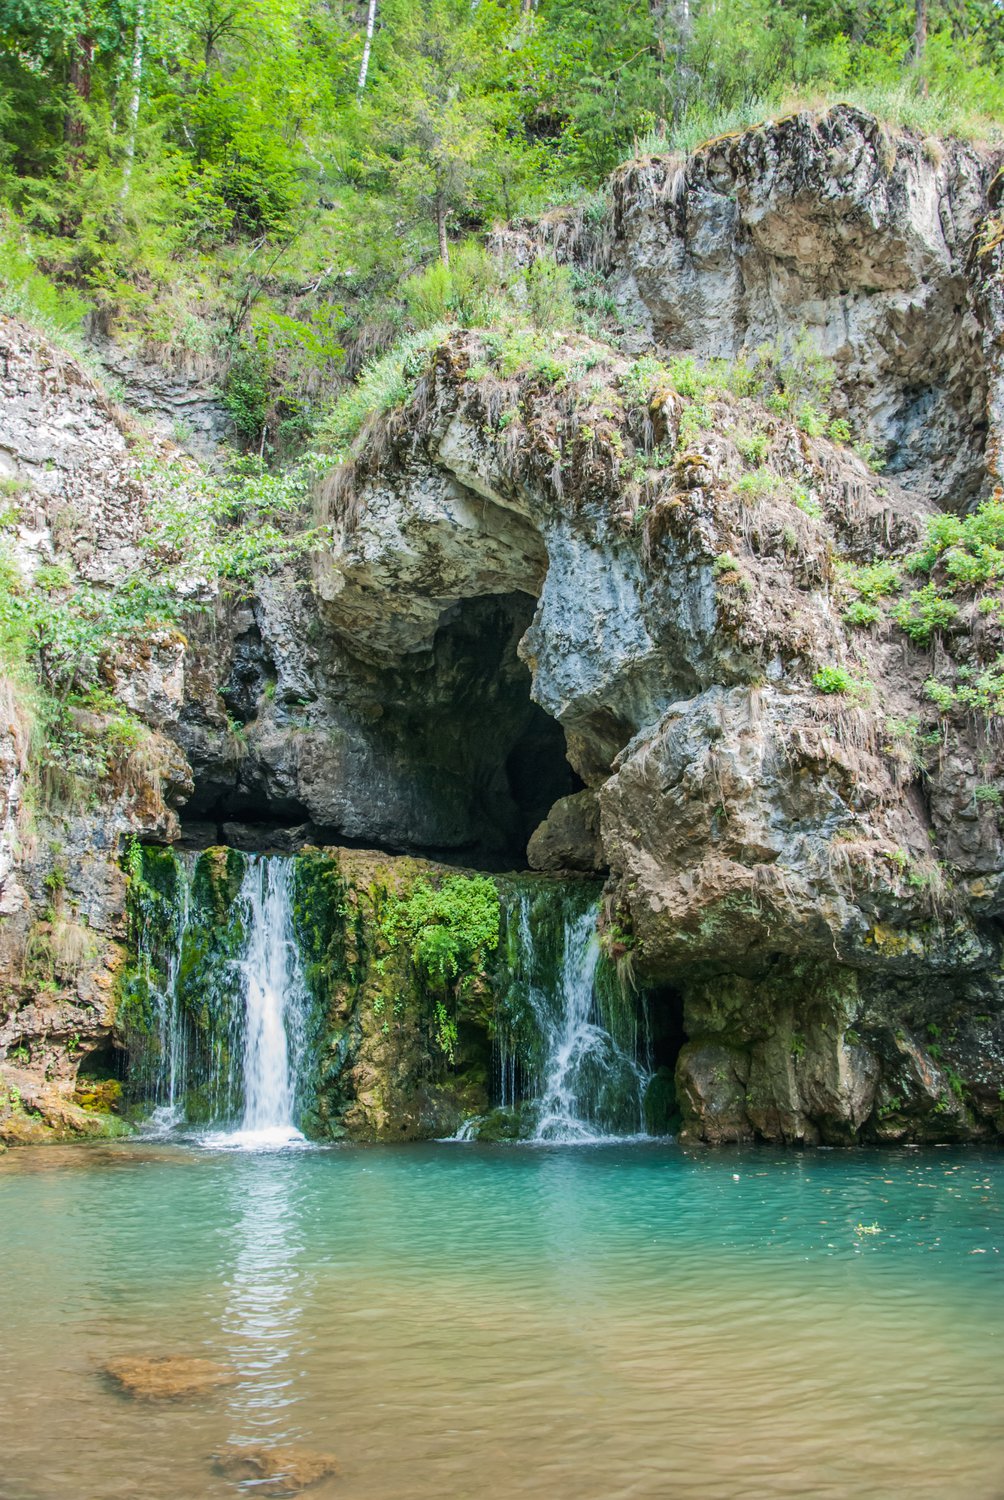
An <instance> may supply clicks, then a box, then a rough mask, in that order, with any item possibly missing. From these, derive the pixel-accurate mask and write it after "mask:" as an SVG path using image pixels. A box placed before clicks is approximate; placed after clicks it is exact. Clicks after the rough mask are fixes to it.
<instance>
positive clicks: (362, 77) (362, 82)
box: [356, 0, 377, 99]
mask: <svg viewBox="0 0 1004 1500" xmlns="http://www.w3.org/2000/svg"><path fill="white" fill-rule="evenodd" d="M376 8H377V0H370V4H369V10H368V11H367V13H366V42H365V45H364V46H363V60H362V62H361V63H360V64H359V82H358V83H357V85H356V97H357V98H359V99H361V98H362V97H363V89H364V88H365V87H366V74H367V73H368V72H369V70H370V48H371V47H372V46H373V28H374V26H375V25H376Z"/></svg>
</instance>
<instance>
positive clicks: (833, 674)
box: [812, 667, 858, 693]
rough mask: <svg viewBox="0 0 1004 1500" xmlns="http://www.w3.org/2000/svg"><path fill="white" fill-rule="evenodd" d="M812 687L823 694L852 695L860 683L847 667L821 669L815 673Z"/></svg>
mask: <svg viewBox="0 0 1004 1500" xmlns="http://www.w3.org/2000/svg"><path fill="white" fill-rule="evenodd" d="M812 686H813V687H814V688H817V689H818V691H819V692H821V693H851V692H853V691H854V689H855V688H856V687H857V686H858V682H857V679H856V678H855V677H854V676H853V675H852V674H851V673H850V672H848V671H847V669H846V668H845V667H820V668H819V671H818V672H815V673H813V677H812Z"/></svg>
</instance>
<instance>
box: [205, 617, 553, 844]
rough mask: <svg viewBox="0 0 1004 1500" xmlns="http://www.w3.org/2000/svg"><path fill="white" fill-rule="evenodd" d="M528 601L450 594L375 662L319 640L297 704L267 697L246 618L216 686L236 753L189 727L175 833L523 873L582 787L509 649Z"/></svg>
mask: <svg viewBox="0 0 1004 1500" xmlns="http://www.w3.org/2000/svg"><path fill="white" fill-rule="evenodd" d="M535 608H536V600H535V599H534V598H533V597H532V596H531V595H529V594H524V593H509V594H491V595H484V596H480V597H476V598H471V599H464V600H461V601H460V602H458V603H456V604H453V605H451V606H450V607H449V608H447V609H446V610H444V612H443V614H442V616H441V618H440V620H439V624H438V628H437V630H436V633H435V637H434V639H433V641H432V644H431V646H430V647H429V648H428V649H426V650H421V651H415V652H411V653H409V654H407V655H405V656H402V657H401V658H400V659H399V660H398V661H397V662H395V663H393V664H387V665H377V664H375V663H373V662H363V661H359V660H357V659H356V658H354V657H353V656H352V655H351V654H350V651H349V649H348V647H347V645H346V644H345V643H342V642H340V641H337V640H335V641H327V642H322V643H321V644H320V645H319V646H318V650H319V652H320V655H321V666H320V669H319V670H318V672H317V673H316V674H315V682H316V689H317V692H316V697H315V698H313V699H312V700H310V701H309V702H306V701H303V700H297V701H293V700H286V701H283V700H282V698H281V695H277V694H276V691H275V687H276V673H275V668H274V663H273V662H272V661H271V659H270V658H269V657H268V656H267V653H266V654H265V655H263V652H265V647H264V644H263V635H264V633H263V632H260V631H259V630H258V628H257V626H252V627H250V628H249V629H248V630H247V631H246V632H245V634H244V635H243V636H241V637H240V639H239V641H238V647H237V649H235V652H234V661H233V673H232V677H231V680H230V681H229V682H228V683H226V684H225V685H224V687H223V690H222V699H223V702H224V703H225V704H226V705H227V707H228V711H229V712H230V713H231V714H232V715H235V716H237V717H238V719H239V723H240V739H241V753H240V755H239V757H236V758H235V757H234V756H232V755H231V758H230V759H229V760H228V761H226V762H224V761H223V760H222V759H221V758H220V757H219V756H216V757H215V758H214V757H213V756H206V755H205V754H204V747H205V745H206V744H207V743H208V741H207V737H206V736H205V733H204V732H203V731H198V732H197V734H196V735H195V736H194V737H193V739H192V743H191V744H190V745H189V746H187V747H186V748H188V749H189V753H190V759H191V762H192V766H193V770H194V772H195V793H194V795H193V797H192V798H191V800H190V801H189V803H188V805H187V807H186V808H185V810H184V814H183V816H184V829H185V835H184V836H185V841H186V843H189V844H191V845H194V846H196V847H199V846H202V847H205V846H206V845H208V844H212V843H222V844H230V845H233V846H235V847H237V848H242V849H247V850H276V851H279V852H292V851H294V850H295V849H297V848H300V847H302V846H303V845H304V844H306V843H316V844H344V845H348V846H355V847H364V848H373V849H382V850H386V851H387V852H388V853H394V854H401V853H406V854H418V855H423V856H425V857H427V858H431V859H438V860H442V861H443V862H445V863H449V864H457V865H467V866H474V867H477V868H479V869H483V870H489V871H491V870H507V869H522V868H525V866H526V847H527V842H528V840H529V838H530V835H531V834H532V833H533V831H534V829H535V828H536V827H537V826H538V824H540V823H541V822H542V821H543V820H544V818H546V817H547V815H548V813H549V812H550V810H551V808H552V807H553V806H554V804H555V802H557V801H558V800H559V799H560V798H562V797H566V796H568V795H569V794H570V793H572V792H576V791H579V790H581V788H582V782H581V780H580V779H579V778H578V776H576V774H575V772H574V771H573V770H572V768H571V766H570V765H569V763H568V759H567V756H566V745H565V734H564V730H563V729H562V728H561V725H560V724H558V723H557V722H556V721H555V720H554V719H552V718H550V717H549V716H548V714H546V713H545V712H544V710H543V709H542V708H540V707H539V705H538V704H536V703H534V702H533V701H532V700H531V698H530V684H531V677H530V670H529V668H528V667H527V666H526V664H525V663H524V662H522V661H521V660H520V659H519V656H518V654H517V647H518V645H519V642H520V639H521V638H522V636H523V635H524V634H525V632H526V630H527V628H528V627H529V625H530V622H531V620H532V619H533V613H534V609H535ZM200 757H201V758H200Z"/></svg>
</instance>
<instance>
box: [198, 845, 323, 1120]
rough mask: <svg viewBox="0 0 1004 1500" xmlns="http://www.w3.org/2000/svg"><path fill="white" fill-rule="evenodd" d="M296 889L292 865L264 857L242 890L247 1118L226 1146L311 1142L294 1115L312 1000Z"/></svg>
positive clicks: (254, 863) (251, 869) (250, 867)
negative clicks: (297, 925) (296, 922)
mask: <svg viewBox="0 0 1004 1500" xmlns="http://www.w3.org/2000/svg"><path fill="white" fill-rule="evenodd" d="M291 884H292V865H291V863H290V861H289V860H282V859H267V858H261V859H256V860H253V861H252V862H251V863H250V864H249V865H248V869H247V874H246V875H245V877H244V884H243V886H242V887H241V893H240V900H241V902H242V903H243V904H244V905H245V906H246V910H247V943H246V948H245V952H244V955H243V957H242V958H241V959H240V960H239V964H240V972H241V998H242V1000H243V1016H242V1017H239V1018H240V1019H242V1020H243V1030H244V1038H243V1053H242V1061H243V1073H244V1079H243V1083H244V1087H243V1093H244V1118H243V1120H242V1122H241V1128H240V1129H239V1130H238V1131H235V1132H234V1133H233V1134H231V1135H229V1136H222V1137H219V1138H218V1140H219V1142H220V1143H232V1144H233V1145H284V1144H286V1143H288V1142H291V1141H302V1140H303V1136H302V1135H301V1133H300V1131H299V1130H297V1128H296V1126H295V1124H294V1123H293V1115H294V1105H295V1100H296V1080H297V1077H298V1076H299V1072H300V1064H301V1062H302V1057H303V1050H304V1040H305V1033H306V1018H307V1010H308V1005H309V998H310V997H309V994H308V991H307V986H306V981H305V980H304V976H303V967H302V965H301V963H300V954H299V947H298V944H297V941H296V933H295V932H294V930H293V907H292V900H291Z"/></svg>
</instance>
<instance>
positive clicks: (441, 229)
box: [435, 192, 450, 266]
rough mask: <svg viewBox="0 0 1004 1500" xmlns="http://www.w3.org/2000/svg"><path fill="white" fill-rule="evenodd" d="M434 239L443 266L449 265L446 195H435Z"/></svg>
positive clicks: (440, 193)
mask: <svg viewBox="0 0 1004 1500" xmlns="http://www.w3.org/2000/svg"><path fill="white" fill-rule="evenodd" d="M435 208H436V238H437V239H438V240H439V258H440V260H441V261H442V262H443V265H444V266H448V265H449V264H450V242H449V240H448V239H447V238H446V195H445V193H442V192H439V193H437V194H436V203H435Z"/></svg>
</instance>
